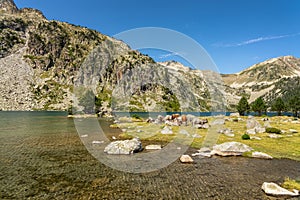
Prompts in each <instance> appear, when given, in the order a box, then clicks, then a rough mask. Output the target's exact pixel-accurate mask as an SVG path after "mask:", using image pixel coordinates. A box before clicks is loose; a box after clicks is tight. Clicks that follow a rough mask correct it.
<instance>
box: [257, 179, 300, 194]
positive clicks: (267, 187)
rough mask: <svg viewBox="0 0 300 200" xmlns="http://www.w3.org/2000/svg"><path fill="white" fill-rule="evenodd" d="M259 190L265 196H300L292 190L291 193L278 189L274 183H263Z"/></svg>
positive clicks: (296, 191)
mask: <svg viewBox="0 0 300 200" xmlns="http://www.w3.org/2000/svg"><path fill="white" fill-rule="evenodd" d="M261 188H262V190H263V191H264V192H265V193H266V194H268V195H273V196H292V197H296V196H299V195H300V194H299V191H298V190H294V192H291V191H289V190H287V189H284V188H282V187H280V186H279V185H277V184H276V183H267V182H265V183H263V185H262V187H261Z"/></svg>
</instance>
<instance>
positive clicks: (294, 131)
mask: <svg viewBox="0 0 300 200" xmlns="http://www.w3.org/2000/svg"><path fill="white" fill-rule="evenodd" d="M290 132H291V133H298V131H297V130H295V129H290Z"/></svg>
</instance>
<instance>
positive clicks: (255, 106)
mask: <svg viewBox="0 0 300 200" xmlns="http://www.w3.org/2000/svg"><path fill="white" fill-rule="evenodd" d="M251 108H252V110H253V111H254V112H258V116H261V114H262V112H263V111H266V108H267V106H266V104H265V102H264V100H263V98H262V97H258V98H257V99H256V100H255V101H254V102H253V103H252V104H251Z"/></svg>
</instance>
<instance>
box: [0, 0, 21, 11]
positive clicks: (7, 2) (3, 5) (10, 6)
mask: <svg viewBox="0 0 300 200" xmlns="http://www.w3.org/2000/svg"><path fill="white" fill-rule="evenodd" d="M0 12H4V13H8V14H14V13H17V12H18V8H17V6H16V4H15V2H14V1H13V0H0Z"/></svg>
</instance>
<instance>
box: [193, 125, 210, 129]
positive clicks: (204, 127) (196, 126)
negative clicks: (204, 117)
mask: <svg viewBox="0 0 300 200" xmlns="http://www.w3.org/2000/svg"><path fill="white" fill-rule="evenodd" d="M194 127H195V128H198V129H208V128H209V125H208V124H196V125H195V126H194Z"/></svg>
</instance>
